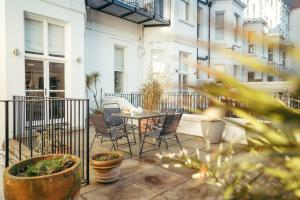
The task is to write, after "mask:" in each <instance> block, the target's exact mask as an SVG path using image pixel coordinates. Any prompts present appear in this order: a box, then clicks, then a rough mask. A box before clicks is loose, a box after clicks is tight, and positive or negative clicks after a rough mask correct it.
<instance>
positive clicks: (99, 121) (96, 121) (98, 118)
mask: <svg viewBox="0 0 300 200" xmlns="http://www.w3.org/2000/svg"><path fill="white" fill-rule="evenodd" d="M91 121H92V123H93V125H94V127H95V131H96V133H98V134H101V135H103V134H110V133H109V131H108V129H109V125H108V124H107V122H106V120H105V117H104V114H103V113H99V114H96V115H93V116H91Z"/></svg>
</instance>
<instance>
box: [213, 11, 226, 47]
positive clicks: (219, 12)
mask: <svg viewBox="0 0 300 200" xmlns="http://www.w3.org/2000/svg"><path fill="white" fill-rule="evenodd" d="M220 14H221V15H223V19H224V21H223V25H221V26H219V25H217V15H220ZM217 29H223V39H217ZM215 41H221V42H224V41H225V11H216V12H215Z"/></svg>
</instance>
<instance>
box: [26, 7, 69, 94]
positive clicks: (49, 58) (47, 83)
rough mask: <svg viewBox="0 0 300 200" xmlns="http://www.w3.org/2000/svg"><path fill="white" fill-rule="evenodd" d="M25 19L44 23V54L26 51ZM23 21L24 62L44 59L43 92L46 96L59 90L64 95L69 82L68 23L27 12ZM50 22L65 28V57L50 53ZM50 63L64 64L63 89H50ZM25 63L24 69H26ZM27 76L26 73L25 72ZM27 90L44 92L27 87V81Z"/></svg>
mask: <svg viewBox="0 0 300 200" xmlns="http://www.w3.org/2000/svg"><path fill="white" fill-rule="evenodd" d="M25 19H31V20H36V21H41V22H42V23H43V54H36V53H30V52H26V49H25V46H26V41H25V28H26V25H25ZM23 22H24V27H23V30H24V63H25V61H26V60H35V61H42V62H43V70H44V72H43V73H44V89H43V93H44V96H45V97H48V96H50V93H53V92H57V93H64V96H65V94H66V91H67V84H66V83H67V82H66V69H67V66H66V64H67V61H68V58H67V45H66V39H67V37H66V35H67V34H66V29H67V24H66V23H64V22H62V21H57V20H53V19H50V18H47V17H43V16H39V15H35V14H32V13H25V14H24V17H23ZM49 24H54V25H58V26H62V27H63V28H64V42H65V44H64V57H59V56H51V55H49V35H48V27H49ZM50 63H61V64H63V65H64V89H63V90H51V89H50V70H49V67H50ZM25 67H26V66H25V65H24V69H25ZM25 76H26V74H25ZM24 89H25V92H26V93H28V92H42V90H38V91H37V90H31V89H26V83H25V85H24Z"/></svg>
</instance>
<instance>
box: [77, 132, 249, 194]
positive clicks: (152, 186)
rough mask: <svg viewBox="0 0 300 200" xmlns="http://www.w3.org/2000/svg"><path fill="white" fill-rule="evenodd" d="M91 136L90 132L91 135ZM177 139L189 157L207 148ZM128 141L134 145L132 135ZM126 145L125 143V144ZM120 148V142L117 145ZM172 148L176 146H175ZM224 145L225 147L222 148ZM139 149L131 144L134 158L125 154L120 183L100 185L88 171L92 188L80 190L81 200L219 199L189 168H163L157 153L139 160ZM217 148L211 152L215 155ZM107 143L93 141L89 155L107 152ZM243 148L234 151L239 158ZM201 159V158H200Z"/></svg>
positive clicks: (182, 137) (201, 142)
mask: <svg viewBox="0 0 300 200" xmlns="http://www.w3.org/2000/svg"><path fill="white" fill-rule="evenodd" d="M93 134H94V133H93V132H92V135H93ZM179 139H180V141H181V143H182V146H183V148H185V149H186V150H187V151H188V153H189V154H190V155H194V154H195V149H196V148H198V149H199V150H200V154H201V155H205V154H207V149H206V144H205V141H204V140H203V138H201V137H195V136H189V135H183V134H179ZM130 140H131V141H133V137H132V135H130ZM124 142H125V141H124ZM149 142H151V141H149ZM119 143H120V144H121V143H122V141H120V142H119ZM174 144H175V143H174ZM226 144H227V143H224V144H223V146H225V145H226ZM137 146H138V145H137V144H136V145H135V144H132V151H133V154H134V155H133V157H130V156H129V155H127V154H124V155H125V159H124V161H123V163H122V166H121V176H120V179H119V180H118V181H117V182H115V183H112V184H99V183H96V182H95V180H94V179H93V170H92V169H91V184H90V185H87V186H83V187H82V188H81V191H80V196H79V199H81V200H85V199H87V200H93V199H97V200H123V199H124V200H177V199H178V200H185V199H186V200H194V199H195V200H198V199H205V200H210V199H214V200H218V199H222V195H221V194H220V192H219V191H218V188H215V187H212V186H210V185H207V184H205V180H194V179H192V174H194V173H196V172H197V171H195V170H193V169H188V168H175V167H174V166H173V165H172V164H170V165H168V168H165V166H166V165H163V164H166V163H162V161H161V160H159V159H158V158H157V157H156V156H155V154H156V153H157V152H156V151H153V152H149V153H146V154H143V156H142V158H138V157H137V155H138V147H137ZM218 146H219V145H213V146H211V148H212V149H213V150H214V152H211V154H215V151H216V149H218ZM110 147H111V143H110V142H102V143H101V142H100V139H96V142H95V144H94V146H93V147H92V149H91V155H93V154H94V153H96V152H99V151H108V150H109V149H110ZM119 148H120V149H121V150H124V151H128V147H127V146H120V147H119ZM152 148H153V147H152V146H151V144H147V145H146V146H145V149H152ZM244 149H245V146H244V145H238V147H236V149H234V151H236V152H235V153H236V154H238V153H240V152H243V150H244ZM179 150H180V148H179V146H175V145H172V142H170V147H169V149H166V146H165V144H163V143H162V146H161V151H165V152H178V151H179ZM203 157H204V156H203Z"/></svg>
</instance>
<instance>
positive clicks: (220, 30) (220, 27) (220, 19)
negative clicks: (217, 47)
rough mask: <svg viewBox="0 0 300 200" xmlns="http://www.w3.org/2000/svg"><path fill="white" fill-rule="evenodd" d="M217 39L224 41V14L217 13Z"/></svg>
mask: <svg viewBox="0 0 300 200" xmlns="http://www.w3.org/2000/svg"><path fill="white" fill-rule="evenodd" d="M215 26H216V27H215V28H216V29H215V32H216V33H215V39H216V40H224V12H221V13H219V12H217V13H216V24H215Z"/></svg>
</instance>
